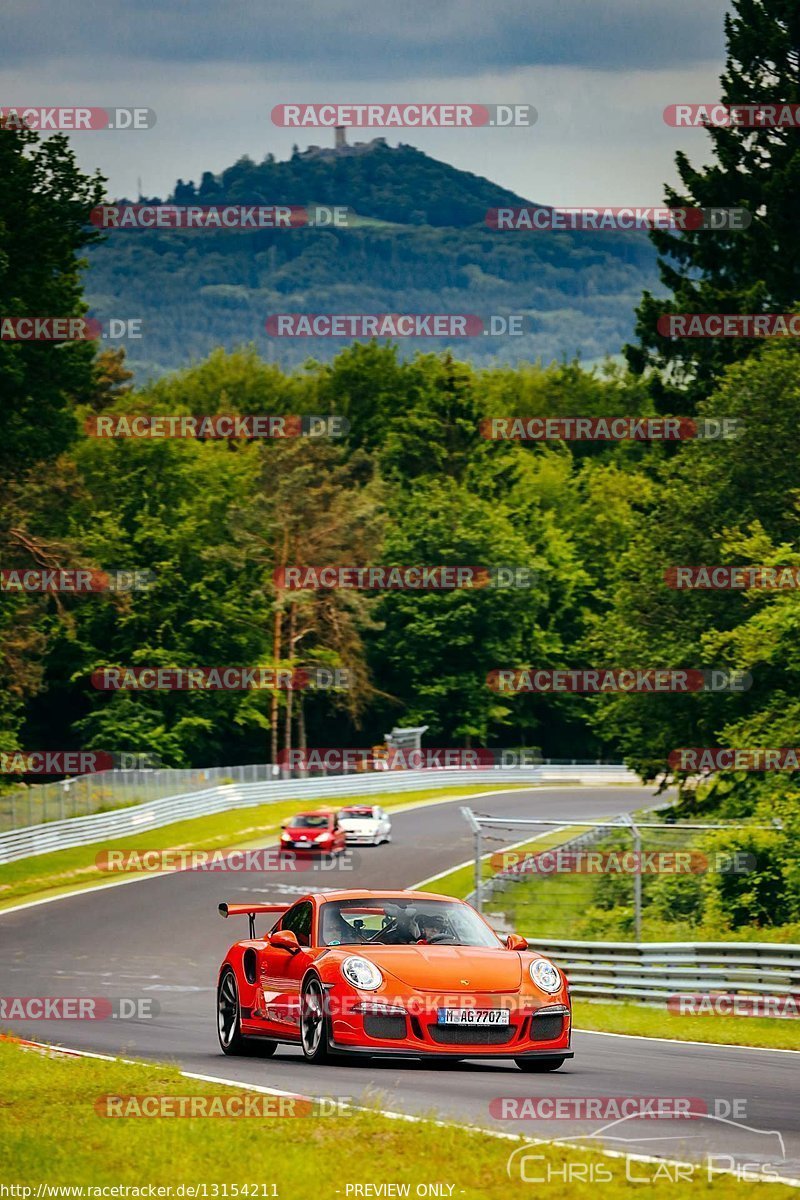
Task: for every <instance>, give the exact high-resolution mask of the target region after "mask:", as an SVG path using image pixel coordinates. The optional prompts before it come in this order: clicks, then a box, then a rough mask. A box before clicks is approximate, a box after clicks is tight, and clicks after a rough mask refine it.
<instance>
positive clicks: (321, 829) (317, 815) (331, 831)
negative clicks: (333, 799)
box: [281, 808, 347, 854]
mask: <svg viewBox="0 0 800 1200" xmlns="http://www.w3.org/2000/svg"><path fill="white" fill-rule="evenodd" d="M281 829H282V830H283V832H282V833H281V850H291V851H293V853H295V854H341V853H343V851H344V848H345V845H346V841H347V835H346V834H345V831H344V830H343V829H342V828H341V826H340V825H339V818H338V816H337V814H336V813H335V812H334V811H333V809H330V808H316V809H314V810H313V811H312V812H304V813H295V815H294V816H293V817H290V818H289V820H288V821H287V822H286V824H285V825H282V826H281Z"/></svg>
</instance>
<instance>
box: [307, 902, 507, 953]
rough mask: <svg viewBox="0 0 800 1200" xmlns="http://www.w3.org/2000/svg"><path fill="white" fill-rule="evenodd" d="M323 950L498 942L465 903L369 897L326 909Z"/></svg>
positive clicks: (324, 914)
mask: <svg viewBox="0 0 800 1200" xmlns="http://www.w3.org/2000/svg"><path fill="white" fill-rule="evenodd" d="M320 940H321V943H322V945H323V946H350V945H361V944H363V943H370V942H371V943H372V944H373V945H377V946H415V945H418V944H428V945H441V946H447V945H449V946H493V947H495V948H496V947H497V946H498V945H499V944H500V942H499V939H498V938H497V937H496V936H495V934H493V933H492V931H491V930H490V929H489V928H487V926H486V925H484V923H483V921H482V920H481V918H480V917H479V916H478V915H477V913H475V912H473V910H472V909H471V908H468V907H467V906H466V905H465V904H458V903H455V902H453V901H448V900H403V899H400V898H391V899H390V898H388V897H386V898H382V897H373V896H370V897H369V899H366V900H365V899H360V900H356V899H353V900H329V901H328V902H327V903H326V904H324V905H323V906H322V917H321V937H320Z"/></svg>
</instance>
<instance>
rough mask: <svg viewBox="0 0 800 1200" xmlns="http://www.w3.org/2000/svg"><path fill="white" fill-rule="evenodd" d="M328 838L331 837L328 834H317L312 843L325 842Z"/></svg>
mask: <svg viewBox="0 0 800 1200" xmlns="http://www.w3.org/2000/svg"><path fill="white" fill-rule="evenodd" d="M330 836H331V835H330V833H318V834H317V836H316V837H315V838H314V841H315V842H325V841H327V840H328V838H329V837H330Z"/></svg>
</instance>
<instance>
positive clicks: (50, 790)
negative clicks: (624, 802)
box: [0, 755, 620, 833]
mask: <svg viewBox="0 0 800 1200" xmlns="http://www.w3.org/2000/svg"><path fill="white" fill-rule="evenodd" d="M130 757H131V758H135V757H136V756H135V755H131V756H130ZM591 765H592V766H593V767H595V766H596V767H600V766H605V767H610V769H611V770H612V771H614V770H619V769H620V767H619V764H600V763H593V764H591ZM527 767H537V768H541V769H542V770H543V771H545V772H547V771H550V770H551V769H552V771H553V775H552V778H553V779H561V778H562V776H563V773H564V770H565V769H566V768H567V767H574V768H575V769H576V770H577V771H580V770H581V769H582V766H581V764H579V763H576V762H575V760H574V759H573V760H572V761H571V762H570V761H568V760H563V759H548V758H545V759H541V760H538V761H537V760H535V759H533V758H530V759H524V760H522V761H521V762H520V763H517V764H514V768H513V769H520V768H527ZM487 769H488V768H487ZM497 769H502V766H501V765H499V766H498V768H497ZM506 769H512V767H511V764H508V766H507V767H506ZM345 773H346V772H344V771H341V770H338V771H321V772H320V771H314V772H312V773H309V775H308V776H306V777H307V778H315V779H328V778H336V777H339V776H340V775H343V774H345ZM293 777H295V778H297V777H298V776H297V775H295V776H293ZM277 778H285V776H284V775H281V772H280V768H278V767H274V766H272V765H271V764H270V763H244V764H242V765H239V766H225V767H183V768H181V767H155V768H151V767H146V766H143V765H139V766H132V767H131V768H129V769H124V770H122V769H119V768H117V769H115V770H112V771H96V772H94V773H92V774H90V775H73V776H71V777H70V778H68V779H61V780H57V781H54V782H52V783H34V784H30V785H28V786H27V787H24V788H21V789H20V788H17V789H14V790H9V791H3V792H0V833H2V832H4V831H5V830H7V829H26V828H28V826H30V825H43V824H44V823H45V821H64V820H66V819H67V818H74V817H88V816H90V815H91V814H92V813H96V812H110V811H111V810H113V809H115V808H127V807H128V806H129V805H131V804H145V803H146V802H147V801H149V800H161V799H162V798H164V797H167V796H177V795H179V794H180V793H181V792H196V791H199V789H200V788H209V787H214V786H217V785H221V784H225V783H268V782H270V781H272V780H275V779H277ZM543 778H547V776H546V775H545V776H543Z"/></svg>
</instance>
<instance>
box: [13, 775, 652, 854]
mask: <svg viewBox="0 0 800 1200" xmlns="http://www.w3.org/2000/svg"><path fill="white" fill-rule="evenodd" d="M544 771H546V775H543V772H544ZM559 771H560V772H561V773H562V774H561V775H559V773H558V772H559ZM559 779H563V781H564V782H570V783H571V782H579V783H589V784H591V783H595V784H597V783H635V782H637V777H636V776H635V775H634V774H633V772H631V771H628V770H627V769H626V768H625V767H621V766H616V765H613V764H605V765H600V764H594V763H592V764H585V765H581V764H572V765H564V766H563V767H555V766H548V767H546V768H543V767H508V768H489V769H487V770H477V771H473V770H453V771H449V770H447V771H433V770H427V771H424V770H423V771H376V772H375V773H374V774H370V775H339V776H336V777H335V778H328V779H289V780H279V779H276V780H270V781H269V782H262V783H243V784H237V783H231V784H225V785H222V786H220V787H212V788H205V789H203V790H202V791H197V792H189V793H187V794H185V795H178V796H165V797H163V798H162V799H160V800H150V801H148V802H147V803H146V804H137V805H133V806H131V807H130V808H122V809H117V810H116V811H115V812H105V813H94V814H93V815H91V816H88V817H72V818H69V819H68V820H65V821H48V822H47V823H46V824H43V825H29V826H26V827H25V828H23V829H14V830H12V831H11V832H9V833H4V834H0V863H8V862H15V861H16V860H17V859H20V858H30V857H32V856H34V855H37V854H49V853H50V852H51V851H53V850H67V849H70V848H71V847H73V846H84V845H88V844H90V843H92V842H107V841H111V840H117V839H119V838H123V837H125V836H126V835H130V834H139V833H142V832H144V831H147V830H149V829H159V828H160V827H161V826H163V825H171V824H173V823H174V822H175V821H187V820H190V819H191V818H192V817H204V816H208V815H209V814H210V813H219V812H227V811H228V810H229V809H233V808H255V807H257V806H258V805H260V804H270V803H273V802H275V801H277V800H302V799H303V798H304V797H308V798H309V799H326V798H337V797H341V798H342V799H344V797H346V796H368V795H374V794H380V793H385V792H404V791H415V790H417V789H421V788H435V787H453V786H454V785H455V786H459V787H461V786H468V785H473V786H474V785H475V784H478V785H480V786H484V785H491V786H492V787H497V788H502V787H503V785H504V784H505V785H508V784H515V783H516V784H520V783H538V784H542V783H548V782H554V781H557V780H559Z"/></svg>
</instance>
